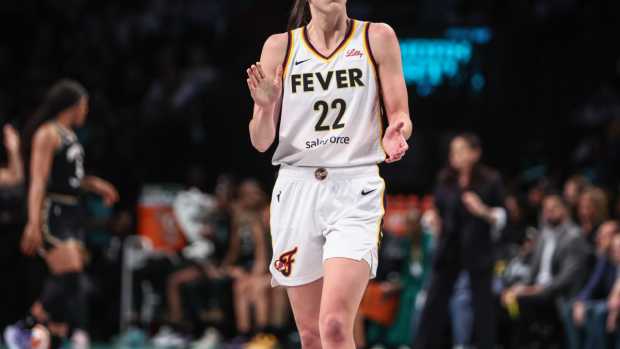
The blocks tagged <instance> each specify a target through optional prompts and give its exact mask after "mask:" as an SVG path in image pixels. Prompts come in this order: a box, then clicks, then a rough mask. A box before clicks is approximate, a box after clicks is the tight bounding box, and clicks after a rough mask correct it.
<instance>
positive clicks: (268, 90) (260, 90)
mask: <svg viewBox="0 0 620 349" xmlns="http://www.w3.org/2000/svg"><path fill="white" fill-rule="evenodd" d="M246 72H247V74H248V79H247V83H248V88H249V89H250V94H251V95H252V99H254V103H256V104H257V105H258V106H259V107H263V108H269V107H273V106H275V104H276V103H277V102H278V101H279V100H280V97H281V96H282V66H280V65H278V68H277V70H276V75H275V76H274V77H273V78H271V77H269V76H267V75H265V72H264V71H263V67H262V66H261V64H260V63H258V62H257V63H256V64H252V66H251V67H250V68H248V69H247V71H246Z"/></svg>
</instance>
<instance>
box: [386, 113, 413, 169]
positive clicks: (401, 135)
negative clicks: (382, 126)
mask: <svg viewBox="0 0 620 349" xmlns="http://www.w3.org/2000/svg"><path fill="white" fill-rule="evenodd" d="M383 149H384V150H385V153H386V154H387V158H386V159H385V162H387V163H392V162H396V161H398V160H400V159H402V158H403V156H405V153H406V152H407V149H409V145H408V144H407V140H406V139H405V123H404V122H403V121H399V122H397V123H395V124H392V125H390V126H389V127H388V128H387V130H385V135H384V136H383Z"/></svg>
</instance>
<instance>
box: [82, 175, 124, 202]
mask: <svg viewBox="0 0 620 349" xmlns="http://www.w3.org/2000/svg"><path fill="white" fill-rule="evenodd" d="M80 186H81V187H82V189H84V190H87V191H90V192H93V193H95V194H97V195H101V197H102V198H103V201H104V202H105V204H106V205H107V206H112V205H113V204H114V203H116V202H117V201H118V199H119V195H118V191H116V188H114V186H113V185H112V184H111V183H110V182H108V181H106V180H104V179H101V178H99V177H95V176H85V177H84V178H82V182H81V183H80Z"/></svg>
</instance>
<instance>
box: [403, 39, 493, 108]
mask: <svg viewBox="0 0 620 349" xmlns="http://www.w3.org/2000/svg"><path fill="white" fill-rule="evenodd" d="M491 38H492V33H491V30H490V29H489V28H487V27H451V28H448V29H446V30H445V32H444V33H442V35H440V36H438V37H435V38H401V39H400V48H401V52H402V58H403V70H404V75H405V81H406V83H407V84H408V85H410V86H415V87H416V92H417V94H418V95H420V96H428V95H430V94H432V93H433V92H434V91H435V90H436V88H438V87H440V86H444V85H447V86H452V87H455V88H465V89H468V90H470V91H472V92H474V93H480V92H482V91H483V89H484V87H485V85H486V77H485V74H484V72H483V66H482V61H483V59H482V58H481V56H482V51H483V50H484V48H485V47H486V46H487V45H488V44H489V42H490V41H491Z"/></svg>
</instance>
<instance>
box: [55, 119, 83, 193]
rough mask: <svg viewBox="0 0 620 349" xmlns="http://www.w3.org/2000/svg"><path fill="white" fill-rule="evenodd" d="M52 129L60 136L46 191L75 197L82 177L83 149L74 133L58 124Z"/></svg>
mask: <svg viewBox="0 0 620 349" xmlns="http://www.w3.org/2000/svg"><path fill="white" fill-rule="evenodd" d="M54 128H55V129H56V130H57V132H58V134H59V135H60V139H61V145H60V148H58V150H56V152H55V153H54V162H53V164H52V170H51V173H50V176H49V180H48V185H47V191H48V193H55V194H64V195H74V196H77V195H78V194H79V192H80V184H81V182H82V178H83V177H84V148H82V145H81V144H80V142H79V141H78V139H77V137H76V135H75V133H73V132H71V131H69V130H67V129H65V128H63V127H62V126H60V125H58V124H54Z"/></svg>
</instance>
